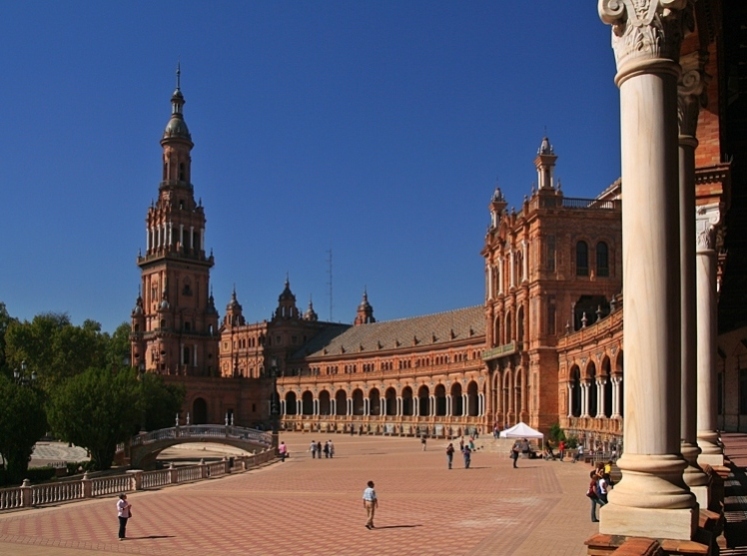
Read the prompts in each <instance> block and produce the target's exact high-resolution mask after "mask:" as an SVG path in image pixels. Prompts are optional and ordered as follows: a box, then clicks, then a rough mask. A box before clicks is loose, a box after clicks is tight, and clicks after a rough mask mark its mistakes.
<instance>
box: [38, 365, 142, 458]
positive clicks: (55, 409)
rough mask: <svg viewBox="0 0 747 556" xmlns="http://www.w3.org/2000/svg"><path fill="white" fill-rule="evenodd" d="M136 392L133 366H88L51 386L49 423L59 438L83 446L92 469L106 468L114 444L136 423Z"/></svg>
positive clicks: (138, 413)
mask: <svg viewBox="0 0 747 556" xmlns="http://www.w3.org/2000/svg"><path fill="white" fill-rule="evenodd" d="M139 391H140V384H139V382H138V379H137V375H136V373H135V371H134V369H130V368H126V369H120V370H118V371H113V370H110V369H106V368H90V369H88V370H87V371H85V372H83V373H81V374H78V375H76V376H73V377H72V378H68V379H67V380H66V381H65V382H63V383H61V384H60V385H58V386H57V387H55V388H54V390H53V391H52V393H51V397H50V401H49V404H48V407H47V416H48V419H49V424H50V426H51V427H52V431H53V432H54V433H55V434H56V435H57V436H59V437H60V438H61V439H63V440H66V441H68V442H72V443H74V444H76V445H78V446H83V447H84V448H87V449H88V450H89V451H90V452H91V461H92V465H93V467H94V469H97V470H104V469H109V468H110V467H111V464H112V460H113V459H114V452H115V450H116V446H117V444H118V443H119V442H124V441H125V440H126V439H127V438H128V437H130V436H131V434H132V432H133V430H134V429H135V425H136V424H137V422H138V419H139V415H140V406H139V403H138V394H139Z"/></svg>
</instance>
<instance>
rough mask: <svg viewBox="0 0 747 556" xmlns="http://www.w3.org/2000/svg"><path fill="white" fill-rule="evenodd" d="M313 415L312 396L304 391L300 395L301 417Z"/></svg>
mask: <svg viewBox="0 0 747 556" xmlns="http://www.w3.org/2000/svg"><path fill="white" fill-rule="evenodd" d="M313 414H314V396H313V395H312V393H311V392H309V391H308V390H306V392H304V393H303V394H301V415H313Z"/></svg>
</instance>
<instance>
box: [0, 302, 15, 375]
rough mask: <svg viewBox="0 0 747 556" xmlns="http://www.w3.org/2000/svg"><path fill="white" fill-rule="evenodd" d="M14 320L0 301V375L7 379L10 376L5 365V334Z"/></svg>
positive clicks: (8, 368) (9, 371)
mask: <svg viewBox="0 0 747 556" xmlns="http://www.w3.org/2000/svg"><path fill="white" fill-rule="evenodd" d="M15 320H16V319H14V318H13V317H11V316H10V314H9V313H8V309H7V308H6V307H5V303H3V302H2V301H0V374H4V375H6V376H8V377H10V376H11V369H10V367H9V366H8V365H7V364H6V359H5V333H6V332H7V331H8V327H9V326H10V325H11V323H13V322H15Z"/></svg>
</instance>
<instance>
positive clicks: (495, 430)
mask: <svg viewBox="0 0 747 556" xmlns="http://www.w3.org/2000/svg"><path fill="white" fill-rule="evenodd" d="M500 432H501V429H500V427H499V426H498V425H496V426H494V427H493V438H494V439H496V440H498V435H499V434H500Z"/></svg>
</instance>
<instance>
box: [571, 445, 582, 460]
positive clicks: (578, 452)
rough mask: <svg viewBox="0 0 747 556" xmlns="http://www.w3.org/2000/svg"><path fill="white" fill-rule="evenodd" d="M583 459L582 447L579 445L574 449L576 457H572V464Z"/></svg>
mask: <svg viewBox="0 0 747 556" xmlns="http://www.w3.org/2000/svg"><path fill="white" fill-rule="evenodd" d="M583 459H584V445H583V444H579V445H578V448H576V455H575V456H573V463H576V462H577V461H578V460H583Z"/></svg>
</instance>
